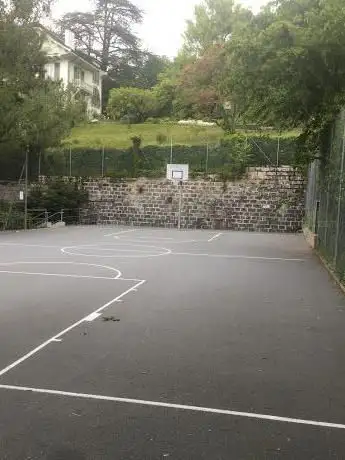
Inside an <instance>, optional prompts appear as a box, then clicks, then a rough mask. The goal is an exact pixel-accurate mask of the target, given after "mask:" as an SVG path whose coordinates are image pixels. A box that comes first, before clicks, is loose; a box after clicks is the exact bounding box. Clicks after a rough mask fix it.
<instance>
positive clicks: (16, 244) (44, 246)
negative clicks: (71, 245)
mask: <svg viewBox="0 0 345 460" xmlns="http://www.w3.org/2000/svg"><path fill="white" fill-rule="evenodd" d="M0 246H26V247H28V248H54V249H59V248H60V247H61V246H47V245H43V244H25V243H0Z"/></svg>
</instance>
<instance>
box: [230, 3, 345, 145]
mask: <svg viewBox="0 0 345 460" xmlns="http://www.w3.org/2000/svg"><path fill="white" fill-rule="evenodd" d="M344 23H345V9H344V2H343V0H327V1H321V0H278V1H276V2H275V3H274V5H273V4H272V5H269V6H268V7H267V8H266V9H265V10H263V11H262V12H261V13H260V14H259V15H257V16H256V17H255V18H254V19H253V20H252V22H251V24H250V26H249V27H247V28H246V29H245V30H244V31H243V32H242V34H238V35H237V37H234V38H233V40H232V41H231V43H229V44H228V45H227V47H228V56H229V59H228V72H227V75H228V79H227V81H226V83H225V87H226V90H228V91H229V93H230V94H234V93H236V94H237V97H238V99H239V100H241V102H242V110H243V114H244V115H245V116H246V117H247V118H248V119H250V120H255V121H256V122H261V123H268V124H274V125H276V126H278V127H280V128H286V127H288V128H294V127H299V128H302V130H303V135H302V137H301V139H302V140H303V142H304V144H305V143H306V142H308V143H309V145H310V148H311V149H316V148H317V146H318V145H319V144H320V142H321V138H322V136H323V135H324V133H325V130H327V127H328V125H329V122H330V120H332V119H333V117H334V116H335V114H336V113H337V112H338V110H339V108H340V107H341V106H342V105H344V104H345V29H344Z"/></svg>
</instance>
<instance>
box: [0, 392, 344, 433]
mask: <svg viewBox="0 0 345 460" xmlns="http://www.w3.org/2000/svg"><path fill="white" fill-rule="evenodd" d="M0 389H3V390H16V391H24V392H32V393H41V394H50V395H57V396H66V397H71V398H79V399H94V400H97V401H110V402H117V403H125V404H136V405H139V406H150V407H164V408H165V409H177V410H186V411H193V412H203V413H206V414H219V415H230V416H234V417H244V418H250V419H256V420H267V421H273V422H285V423H294V424H299V425H310V426H317V427H321V428H338V429H342V430H344V429H345V425H344V424H342V423H329V422H318V421H316V420H304V419H299V418H290V417H279V416H276V415H266V414H256V413H254V412H239V411H233V410H226V409H212V408H210V407H202V406H189V405H185V404H171V403H168V402H157V401H146V400H143V399H130V398H118V397H113V396H102V395H94V394H87V393H73V392H70V391H59V390H48V389H44V388H31V387H21V386H15V385H0Z"/></svg>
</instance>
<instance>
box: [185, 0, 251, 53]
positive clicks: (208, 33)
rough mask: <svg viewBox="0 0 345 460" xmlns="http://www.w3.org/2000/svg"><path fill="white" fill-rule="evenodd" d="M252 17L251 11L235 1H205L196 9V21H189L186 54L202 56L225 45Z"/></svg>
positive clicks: (186, 34)
mask: <svg viewBox="0 0 345 460" xmlns="http://www.w3.org/2000/svg"><path fill="white" fill-rule="evenodd" d="M251 16H252V13H251V12H250V10H248V9H246V8H243V7H241V6H239V5H236V4H235V0H204V2H203V3H202V4H200V5H197V6H196V7H195V10H194V19H193V20H189V21H187V29H186V32H185V34H184V50H185V52H187V53H188V54H192V55H202V54H203V53H204V52H205V51H206V50H207V49H208V48H209V47H210V46H212V45H214V44H222V43H225V42H226V41H228V40H229V39H230V37H231V35H232V33H233V31H234V29H235V28H236V27H241V26H242V25H243V24H244V23H247V22H248V20H249V19H250V18H251Z"/></svg>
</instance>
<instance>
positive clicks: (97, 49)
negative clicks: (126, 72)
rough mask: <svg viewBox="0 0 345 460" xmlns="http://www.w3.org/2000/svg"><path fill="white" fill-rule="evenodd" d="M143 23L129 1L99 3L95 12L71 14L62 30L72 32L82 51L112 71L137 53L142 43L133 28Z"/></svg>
mask: <svg viewBox="0 0 345 460" xmlns="http://www.w3.org/2000/svg"><path fill="white" fill-rule="evenodd" d="M141 20H142V12H141V10H140V9H139V8H138V7H137V6H135V5H134V4H133V3H131V2H130V1H129V0H95V7H94V10H93V11H92V12H91V13H83V12H73V13H67V14H65V15H64V17H63V19H62V20H61V21H60V27H61V28H62V29H70V30H72V31H73V32H74V33H75V36H76V40H77V46H78V48H79V49H81V50H83V51H84V52H85V53H87V54H88V55H89V56H92V57H94V58H96V59H97V60H99V61H100V63H101V67H102V70H103V71H108V70H110V69H112V68H116V61H117V59H119V58H121V57H122V56H123V55H126V54H128V53H131V52H136V51H137V49H138V44H139V40H138V38H137V36H136V35H135V33H134V32H133V26H134V25H135V24H138V23H140V22H141Z"/></svg>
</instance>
